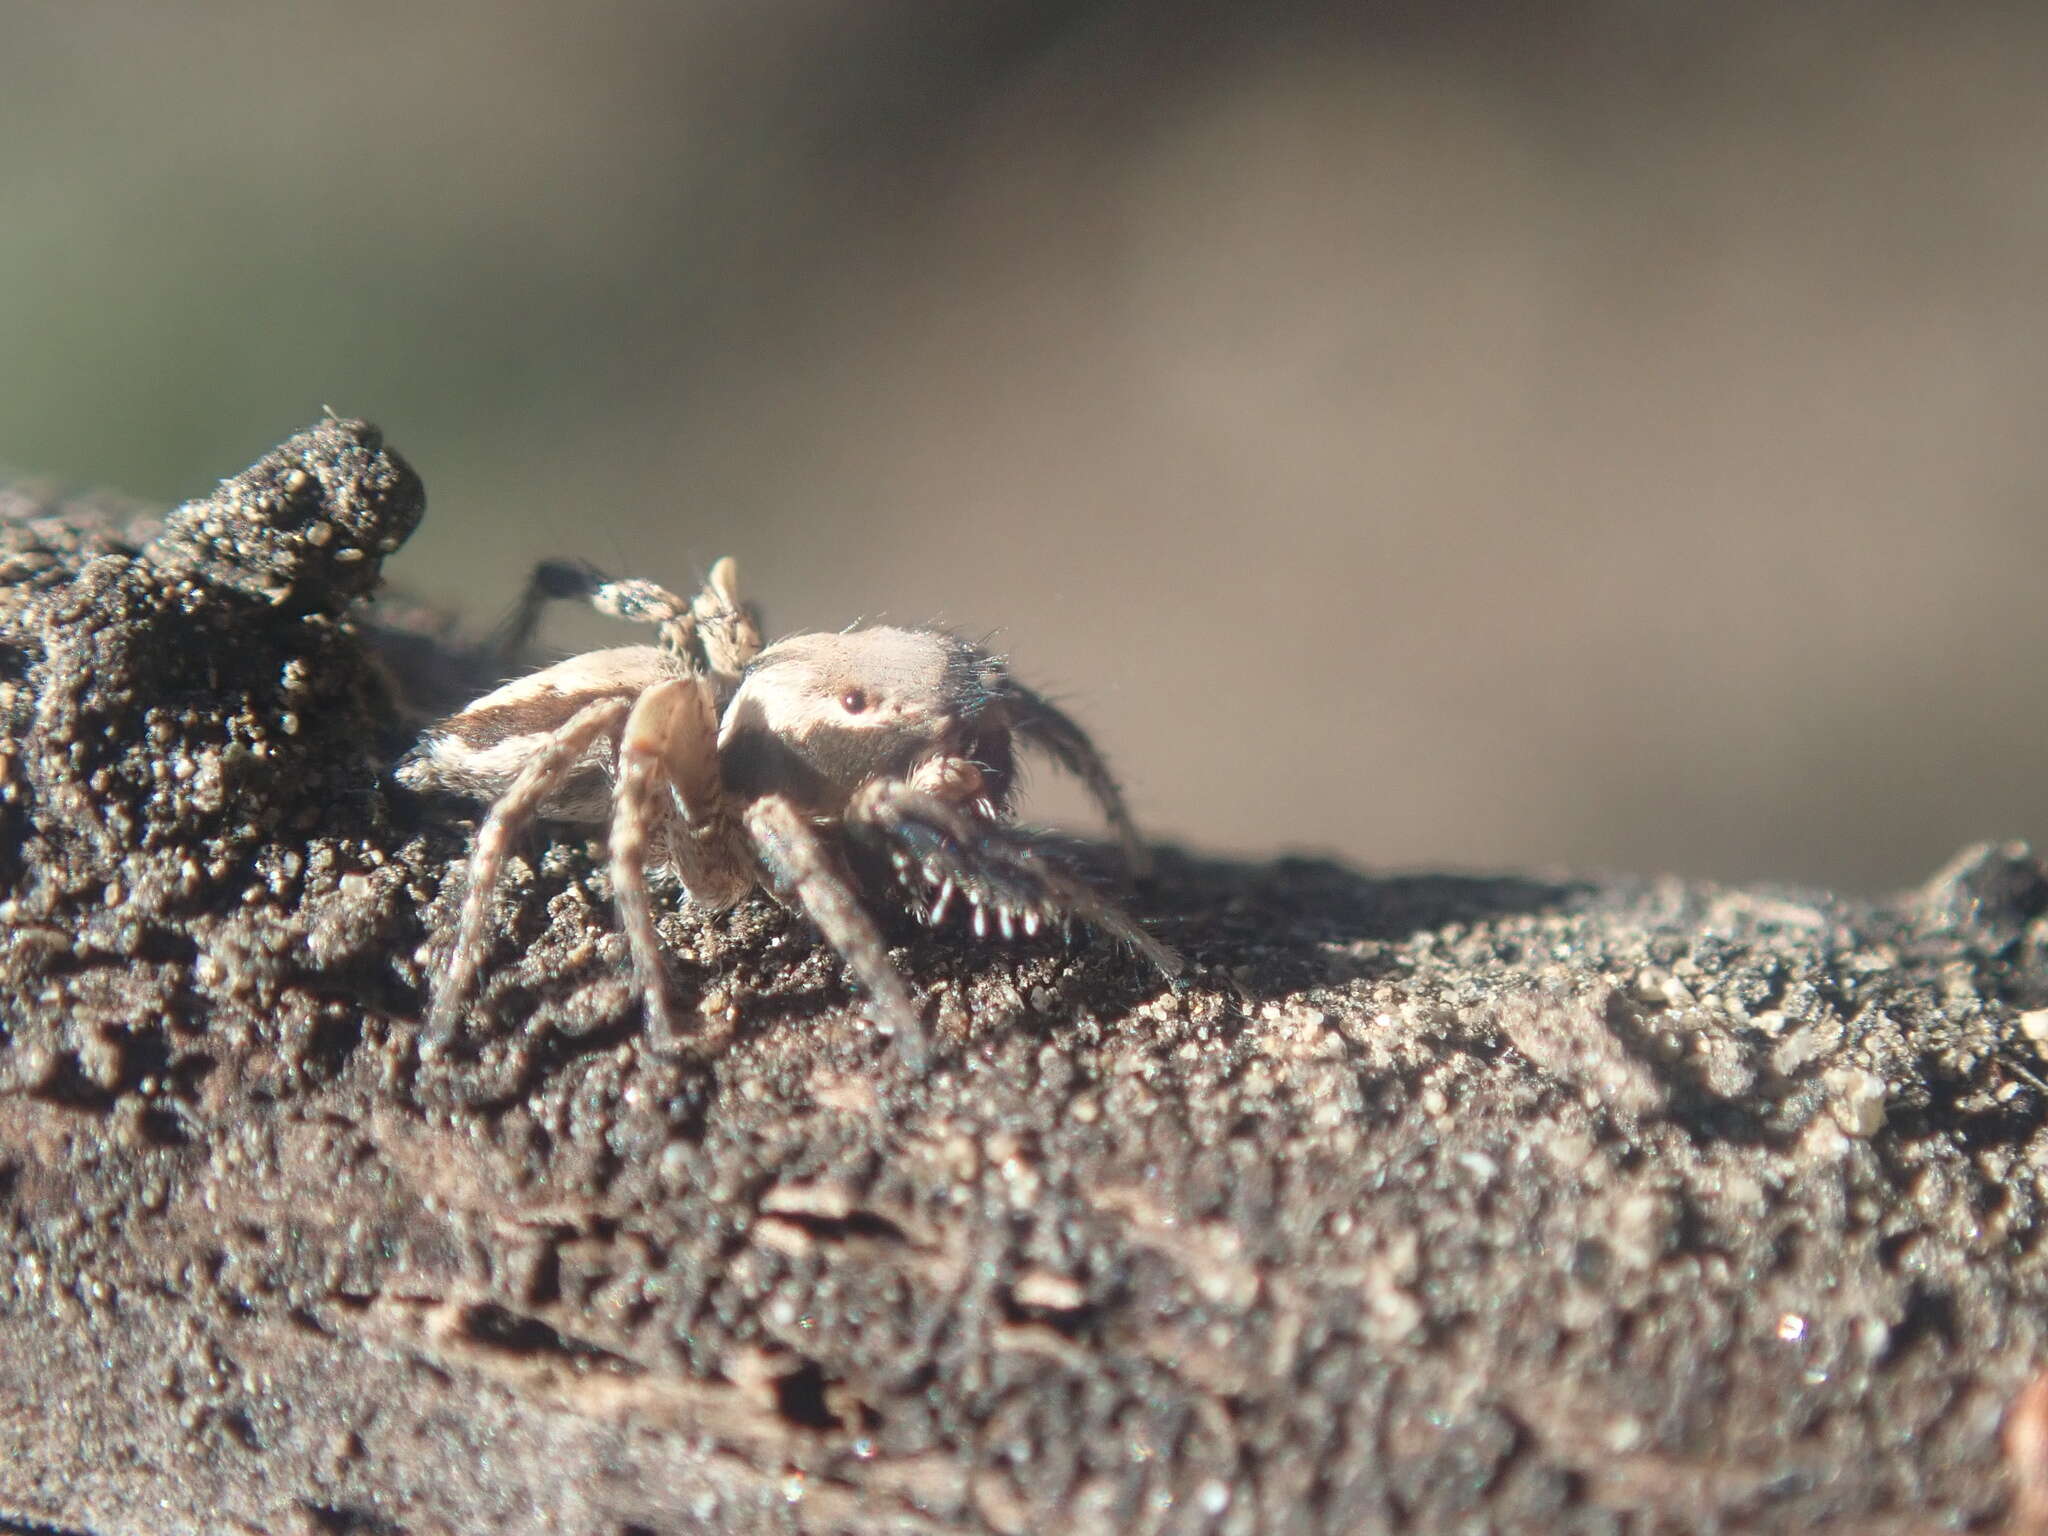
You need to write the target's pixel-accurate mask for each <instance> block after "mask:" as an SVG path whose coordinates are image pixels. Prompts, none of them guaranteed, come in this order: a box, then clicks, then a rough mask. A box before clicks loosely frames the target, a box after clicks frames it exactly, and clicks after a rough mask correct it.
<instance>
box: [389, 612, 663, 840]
mask: <svg viewBox="0 0 2048 1536" xmlns="http://www.w3.org/2000/svg"><path fill="white" fill-rule="evenodd" d="M669 675H670V674H669V670H668V662H667V659H666V658H665V657H664V656H663V655H662V653H661V651H660V650H659V649H657V648H656V647H654V646H651V645H625V646H618V647H615V648H613V649H611V650H603V651H590V652H587V653H585V654H584V655H581V656H572V657H570V658H569V659H568V660H566V661H560V662H557V663H555V665H553V666H551V667H544V668H543V669H541V670H540V671H538V672H535V673H532V674H530V675H528V676H526V677H521V678H515V679H513V680H512V681H511V682H509V683H506V684H505V685H504V686H503V687H501V688H495V689H493V690H492V691H491V692H489V693H487V694H485V695H484V696H483V697H482V698H480V699H478V700H476V701H475V702H474V703H472V704H469V705H466V706H464V707H463V708H462V709H460V710H458V711H456V713H454V714H452V715H450V716H449V717H448V718H447V719H446V720H443V721H442V722H441V723H440V724H439V725H437V726H435V727H434V728H433V729H432V730H430V731H428V732H427V734H426V735H425V736H423V737H422V738H421V739H420V744H419V745H418V746H417V747H415V748H414V749H413V751H412V753H411V755H410V756H408V757H407V758H406V760H405V761H404V762H403V763H401V764H400V765H399V768H398V778H399V782H401V783H403V784H406V785H409V786H410V787H412V788H413V789H418V790H440V791H443V792H445V793H449V794H456V795H463V796H465V797H467V798H470V799H474V800H495V799H496V798H497V797H498V796H500V795H502V794H503V793H504V792H505V791H506V790H507V789H509V788H510V787H511V785H512V781H513V780H514V779H515V778H517V777H518V776H519V771H520V770H521V769H522V768H524V767H525V766H526V764H527V763H528V762H530V761H531V760H532V759H533V757H534V755H535V753H536V752H537V751H538V750H539V749H540V748H541V747H542V746H543V745H545V743H546V742H547V740H548V738H549V737H550V736H551V735H552V734H553V733H554V732H555V731H557V730H559V729H560V728H561V727H562V726H563V725H565V724H567V723H568V722H569V721H570V720H571V719H573V718H574V717H575V716H576V715H577V714H578V713H579V712H581V711H582V710H584V709H587V708H589V707H590V706H591V705H593V704H600V703H603V702H605V701H607V700H619V699H623V700H631V699H634V698H636V697H638V696H639V695H640V694H641V693H644V692H645V691H646V690H647V689H648V688H651V687H652V686H653V685H654V684H656V683H658V682H660V681H661V680H662V679H663V678H664V677H667V676H669ZM616 745H617V744H616V743H615V742H614V741H613V740H612V739H611V738H610V736H608V735H602V736H600V737H599V738H598V739H597V740H596V741H594V742H592V743H591V745H590V748H589V750H588V752H587V753H586V754H585V761H584V763H583V764H582V765H581V766H580V767H579V769H578V771H577V772H576V773H575V774H573V775H572V776H571V777H570V778H569V779H568V780H567V781H566V782H565V783H564V784H563V785H562V786H561V788H560V789H559V790H557V791H556V792H555V793H554V794H552V795H550V796H549V797H548V799H547V801H546V803H545V804H544V805H543V806H542V809H541V814H542V815H544V816H546V817H548V818H549V819H551V820H556V821H603V820H605V819H606V818H607V817H608V816H609V814H610V804H611V788H610V775H611V769H612V760H613V755H614V753H615V751H616Z"/></svg>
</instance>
